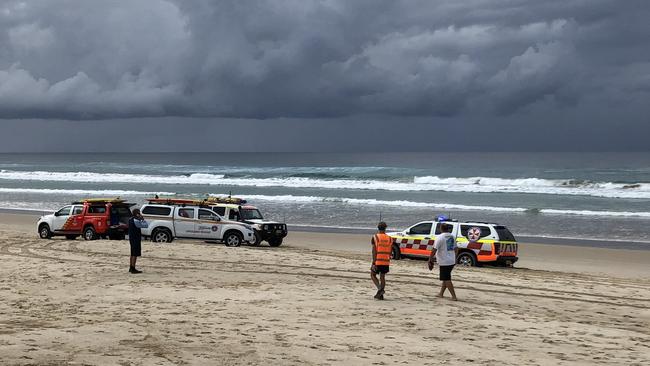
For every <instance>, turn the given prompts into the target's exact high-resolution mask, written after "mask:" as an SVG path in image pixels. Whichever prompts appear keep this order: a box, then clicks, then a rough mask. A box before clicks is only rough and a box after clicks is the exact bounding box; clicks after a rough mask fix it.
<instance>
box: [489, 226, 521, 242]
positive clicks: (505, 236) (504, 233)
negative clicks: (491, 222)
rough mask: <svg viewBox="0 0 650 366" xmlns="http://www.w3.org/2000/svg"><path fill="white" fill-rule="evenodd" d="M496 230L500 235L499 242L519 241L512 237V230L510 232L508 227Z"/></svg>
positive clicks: (497, 227) (498, 227) (496, 227)
mask: <svg viewBox="0 0 650 366" xmlns="http://www.w3.org/2000/svg"><path fill="white" fill-rule="evenodd" d="M494 229H496V231H497V234H498V235H499V240H502V241H517V239H515V236H514V235H512V233H511V232H510V230H508V228H507V227H505V226H495V227H494Z"/></svg>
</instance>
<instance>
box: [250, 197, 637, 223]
mask: <svg viewBox="0 0 650 366" xmlns="http://www.w3.org/2000/svg"><path fill="white" fill-rule="evenodd" d="M246 199H248V200H253V201H254V200H260V201H271V202H291V203H328V202H330V203H345V204H351V205H370V206H393V207H402V208H432V209H445V210H459V211H490V212H511V213H530V214H534V213H539V214H543V215H574V216H599V217H640V218H650V212H629V211H594V210H558V209H546V208H543V209H528V208H523V207H498V206H472V205H459V204H454V203H436V202H413V201H401V200H396V201H384V200H376V199H359V198H339V197H336V198H335V197H317V196H292V195H279V196H266V195H247V196H246Z"/></svg>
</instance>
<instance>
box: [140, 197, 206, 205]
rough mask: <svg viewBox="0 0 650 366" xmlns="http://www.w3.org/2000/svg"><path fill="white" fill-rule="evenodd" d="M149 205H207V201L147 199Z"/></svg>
mask: <svg viewBox="0 0 650 366" xmlns="http://www.w3.org/2000/svg"><path fill="white" fill-rule="evenodd" d="M146 201H148V202H149V203H158V204H163V205H205V204H207V202H206V200H197V199H190V198H165V197H163V198H160V197H159V198H147V199H146Z"/></svg>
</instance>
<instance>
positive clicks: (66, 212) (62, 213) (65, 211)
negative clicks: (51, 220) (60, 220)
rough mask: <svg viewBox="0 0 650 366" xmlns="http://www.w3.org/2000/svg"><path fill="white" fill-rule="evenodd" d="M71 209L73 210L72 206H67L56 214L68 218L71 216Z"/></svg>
mask: <svg viewBox="0 0 650 366" xmlns="http://www.w3.org/2000/svg"><path fill="white" fill-rule="evenodd" d="M71 208H72V206H65V207H63V208H61V209H60V210H58V211H57V212H56V214H57V215H58V216H68V215H70V209H71Z"/></svg>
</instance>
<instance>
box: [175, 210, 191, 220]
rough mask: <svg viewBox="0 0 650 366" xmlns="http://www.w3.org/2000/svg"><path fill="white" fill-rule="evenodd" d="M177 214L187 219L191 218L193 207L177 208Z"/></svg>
mask: <svg viewBox="0 0 650 366" xmlns="http://www.w3.org/2000/svg"><path fill="white" fill-rule="evenodd" d="M178 216H180V217H185V218H188V219H193V218H194V209H193V208H179V209H178Z"/></svg>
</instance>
